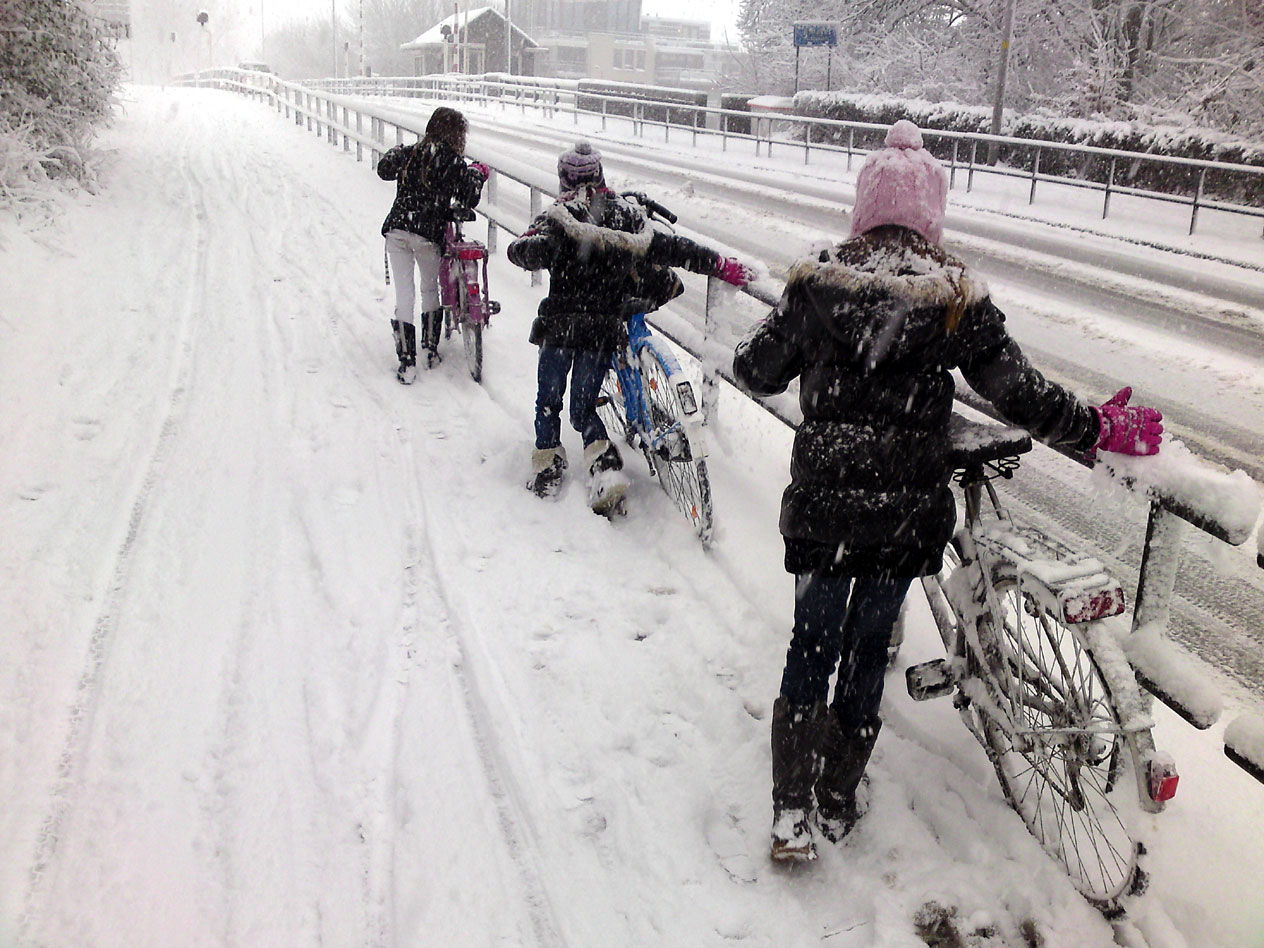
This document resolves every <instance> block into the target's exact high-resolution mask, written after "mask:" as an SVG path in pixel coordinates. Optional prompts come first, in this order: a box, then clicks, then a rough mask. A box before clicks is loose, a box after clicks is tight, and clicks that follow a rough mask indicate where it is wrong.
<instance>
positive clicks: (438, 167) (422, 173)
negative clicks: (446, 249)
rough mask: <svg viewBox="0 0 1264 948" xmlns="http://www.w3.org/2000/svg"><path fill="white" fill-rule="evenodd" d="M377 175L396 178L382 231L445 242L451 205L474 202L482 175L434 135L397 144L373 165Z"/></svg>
mask: <svg viewBox="0 0 1264 948" xmlns="http://www.w3.org/2000/svg"><path fill="white" fill-rule="evenodd" d="M377 174H378V177H379V178H381V179H382V180H384V181H394V182H395V203H394V204H392V205H391V210H390V213H388V214H387V215H386V220H385V221H384V222H383V223H382V233H383V234H386V233H387V232H388V231H392V230H406V231H408V232H409V233H412V234H418V235H420V236H422V237H424V238H425V239H426V240H429V241H431V242H432V243H436V244H439V245H440V246H442V244H443V229H444V227H446V226H447V224H448V222H449V221H451V220H454V217H453V215H452V205H453V203H454V202H455V203H456V204H459V205H460V206H462V207H468V208H473V207H477V206H478V202H479V198H481V197H482V190H483V181H484V178H483V175H482V174H481V173H480V172H478V171H475V170H474V169H473V168H471V167H470V166H469V165H467V164H466V163H465V159H464V158H462V157H461V155H460V154H458V153H457V151H456V150H455V149H454V148H452V147H451V146H450V145H448V144H446V143H445V142H442V141H439V140H438V139H423V140H422V141H420V142H417V143H416V144H414V145H396V146H395V147H394V148H392V149H391V150H390V151H388V152H387V153H386V154H384V155H383V156H382V158H381V160H380V161H379V162H378V163H377Z"/></svg>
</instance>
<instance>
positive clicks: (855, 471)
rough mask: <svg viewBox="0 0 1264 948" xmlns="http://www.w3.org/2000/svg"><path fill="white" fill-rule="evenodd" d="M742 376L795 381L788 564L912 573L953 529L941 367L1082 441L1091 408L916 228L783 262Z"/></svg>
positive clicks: (925, 567)
mask: <svg viewBox="0 0 1264 948" xmlns="http://www.w3.org/2000/svg"><path fill="white" fill-rule="evenodd" d="M733 368H734V373H735V377H736V379H737V381H738V382H739V384H741V385H743V386H744V387H746V388H747V389H749V390H750V391H752V392H755V393H756V394H765V395H767V394H774V393H776V392H781V391H784V390H785V389H786V387H787V386H788V385H789V384H790V382H791V381H792V380H794V379H795V378H799V379H800V382H799V385H800V388H799V404H800V406H801V408H802V411H803V423H802V424H801V425H800V426H799V429H798V431H797V432H796V434H795V441H794V449H793V455H792V458H791V483H790V486H789V487H788V488H787V489H786V491H785V494H784V495H783V497H782V508H781V532H782V534H783V536H784V537H785V540H786V568H787V569H788V570H790V571H791V572H796V573H799V572H808V571H811V570H814V569H825V570H827V571H829V572H832V573H836V574H844V575H875V574H878V573H889V574H891V575H897V576H916V575H922V574H925V573H928V572H933V571H935V570H938V568H939V562H940V556H941V553H942V551H943V549H944V547H945V545H946V544H947V542H948V539H949V537H950V536H951V534H952V529H953V523H954V520H955V504H954V501H953V497H952V493H951V490H950V489H949V486H948V482H949V475H950V474H951V471H950V470H949V466H948V460H947V457H948V442H947V436H946V429H947V422H948V419H949V417H950V416H951V414H952V401H953V392H954V385H953V380H952V376H951V374H950V372H951V370H952V369H954V368H960V369H961V371H962V374H963V375H964V377H965V378H966V380H967V381H968V382H969V383H970V385H971V386H972V387H973V388H974V389H976V390H977V391H978V392H979V393H980V394H982V395H983V396H984V397H985V398H987V399H989V400H990V401H991V402H993V404H995V405H996V406H997V408H998V409H999V410H1000V411H1001V413H1002V414H1003V415H1005V417H1006V418H1007V419H1009V420H1010V421H1011V422H1012V423H1014V424H1018V425H1022V426H1023V427H1025V428H1027V429H1029V430H1030V431H1031V432H1032V433H1033V434H1035V435H1036V436H1037V437H1039V438H1041V439H1042V440H1045V441H1047V442H1049V443H1060V444H1069V445H1073V446H1075V447H1079V448H1087V447H1088V446H1089V445H1090V444H1091V443H1092V441H1093V440H1094V439H1095V438H1096V434H1097V428H1096V421H1095V419H1094V418H1093V415H1092V412H1091V411H1090V410H1089V409H1088V408H1087V407H1086V406H1085V405H1083V404H1081V403H1080V402H1079V401H1078V399H1076V398H1075V396H1074V395H1073V394H1072V393H1071V392H1069V391H1067V390H1066V389H1064V388H1062V387H1061V386H1059V385H1056V384H1054V383H1052V382H1049V381H1048V380H1047V379H1045V378H1044V377H1043V376H1042V375H1041V374H1040V373H1039V372H1038V371H1037V370H1036V369H1035V368H1034V367H1033V366H1032V365H1031V364H1030V363H1029V362H1028V361H1027V359H1026V357H1025V356H1024V355H1023V353H1022V351H1021V350H1020V349H1019V348H1018V346H1017V345H1016V344H1015V343H1014V341H1013V340H1012V339H1011V338H1010V337H1009V334H1008V333H1007V332H1006V331H1005V317H1004V315H1003V314H1002V313H1001V312H1000V310H998V309H997V308H996V306H995V305H994V304H993V303H992V300H991V298H990V296H989V295H988V289H987V284H986V283H985V282H984V281H983V280H982V279H981V278H979V277H978V276H977V275H976V274H974V273H973V272H972V271H971V270H970V269H969V268H968V267H967V266H966V265H965V264H964V263H962V262H961V261H960V260H958V259H956V258H955V257H953V256H952V255H950V254H948V253H946V252H945V251H944V250H942V249H941V248H939V247H937V246H935V245H934V244H931V243H930V242H928V241H926V240H924V239H923V238H922V237H920V236H919V235H917V234H916V233H914V232H913V231H910V230H907V229H904V228H899V227H882V228H878V229H876V230H874V231H870V232H868V233H866V234H864V235H862V236H860V237H857V238H853V239H852V240H849V241H847V242H845V243H843V244H840V245H839V246H837V247H835V248H833V249H831V250H827V251H824V252H822V253H821V254H820V255H819V256H817V257H811V258H807V259H805V260H801V261H800V262H799V263H797V264H795V266H794V267H793V268H791V270H790V272H789V274H788V277H787V281H786V288H785V292H784V293H783V295H782V298H781V301H780V303H779V304H778V305H777V307H776V309H774V310H773V311H772V313H771V314H770V315H769V316H768V317H767V318H766V319H765V320H764V321H763V322H761V323H759V324H757V325H756V326H755V327H754V328H753V329H752V330H751V331H750V333H749V334H748V335H747V336H746V338H745V339H743V340H742V341H741V342H740V343H739V344H738V347H737V351H736V353H735V356H734V363H733Z"/></svg>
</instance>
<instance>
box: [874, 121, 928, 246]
mask: <svg viewBox="0 0 1264 948" xmlns="http://www.w3.org/2000/svg"><path fill="white" fill-rule="evenodd" d="M886 146H887V147H886V148H884V149H882V150H881V151H875V152H874V153H873V154H871V155H870V156H869V157H868V158H866V159H865V163H864V165H863V167H861V169H860V174H859V175H858V176H857V177H856V206H855V207H853V208H852V212H851V235H852V236H853V237H856V236H858V235H860V234H863V233H865V231H869V230H873V229H874V228H875V227H881V226H882V225H884V224H899V225H900V226H901V227H908V228H910V229H911V230H915V231H917V232H918V233H919V234H921V235H922V236H923V237H925V238H926V239H927V240H929V241H930V242H931V243H933V244H938V243H939V242H940V241H942V240H943V237H944V211H945V210H946V209H947V207H948V174H947V172H946V171H944V168H943V165H941V164H940V163H939V160H938V159H937V158H935V156H934V155H932V154H930V153H929V152H928V151H926V150H925V149H923V148H922V133H921V131H920V130H919V129H918V127H917V126H916V125H914V124H913V123H912V122H910V121H908V120H907V119H900V121H898V122H896V123H895V124H894V125H892V126H891V129H890V131H888V132H887V137H886Z"/></svg>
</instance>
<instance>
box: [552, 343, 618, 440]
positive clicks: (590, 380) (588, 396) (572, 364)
mask: <svg viewBox="0 0 1264 948" xmlns="http://www.w3.org/2000/svg"><path fill="white" fill-rule="evenodd" d="M609 368H610V353H609V352H596V351H592V350H589V349H561V348H558V347H557V346H550V345H547V344H545V345H542V346H540V362H539V365H538V366H537V368H536V381H537V390H536V397H535V446H536V447H537V448H555V447H557V446H558V445H559V444H561V443H562V399H563V397H564V396H565V395H566V376H567V374H568V373H569V374H570V377H571V409H570V416H571V426H572V427H573V428H574V429H575V430H576V431H578V432H579V434H580V437H582V438H583V440H584V447H588V445H590V444H592V443H593V442H594V441H604V440H606V438H607V435H606V426H605V425H603V424H602V423H601V419H600V418H599V417H597V395H598V393H599V392H600V391H601V380H602V379H603V378H605V375H606V371H607V370H608V369H609Z"/></svg>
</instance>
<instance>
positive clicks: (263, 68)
mask: <svg viewBox="0 0 1264 948" xmlns="http://www.w3.org/2000/svg"><path fill="white" fill-rule="evenodd" d="M237 68H238V69H246V70H249V71H250V72H271V71H272V67H271V66H269V65H268V64H267V63H238V64H237Z"/></svg>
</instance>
